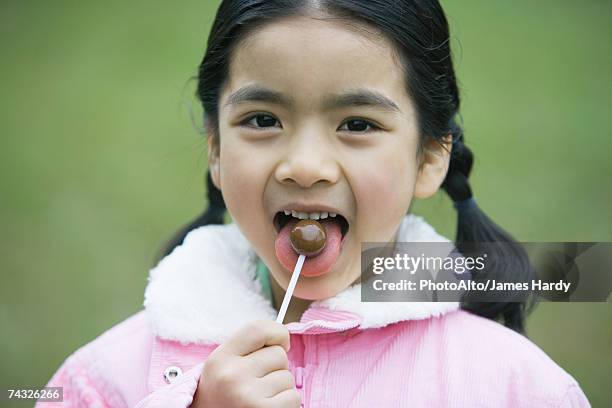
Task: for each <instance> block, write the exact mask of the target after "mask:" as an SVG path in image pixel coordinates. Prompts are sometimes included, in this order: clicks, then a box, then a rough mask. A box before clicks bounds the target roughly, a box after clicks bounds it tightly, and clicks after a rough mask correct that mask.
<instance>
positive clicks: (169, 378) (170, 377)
mask: <svg viewBox="0 0 612 408" xmlns="http://www.w3.org/2000/svg"><path fill="white" fill-rule="evenodd" d="M181 375H183V370H181V368H180V367H177V366H170V367H168V368H166V369H165V370H164V381H166V384H172V383H173V382H174V381H175V380H176V379H177V378H179V377H180V376H181Z"/></svg>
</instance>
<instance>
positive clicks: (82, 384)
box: [34, 353, 116, 408]
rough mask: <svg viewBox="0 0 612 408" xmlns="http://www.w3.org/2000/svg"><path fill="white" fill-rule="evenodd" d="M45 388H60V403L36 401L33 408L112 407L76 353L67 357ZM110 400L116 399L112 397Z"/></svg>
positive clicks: (99, 385)
mask: <svg viewBox="0 0 612 408" xmlns="http://www.w3.org/2000/svg"><path fill="white" fill-rule="evenodd" d="M46 386H47V387H61V388H62V401H61V402H44V401H38V402H37V403H36V405H35V406H34V407H35V408H50V407H58V408H59V407H62V408H81V407H92V408H98V407H112V406H113V405H111V403H110V401H108V400H107V398H105V397H104V396H103V395H102V393H101V391H100V389H101V388H103V387H101V384H99V383H96V382H95V381H94V380H93V379H92V378H91V376H90V375H89V373H88V366H87V364H84V363H83V362H82V361H81V360H80V358H79V355H78V353H75V354H73V355H71V356H70V357H68V358H67V359H66V361H64V363H63V364H62V365H61V366H60V368H59V369H58V370H57V371H56V372H55V374H54V375H53V377H51V379H50V380H49V382H48V383H47V385H46ZM111 399H113V400H114V399H116V397H113V398H111Z"/></svg>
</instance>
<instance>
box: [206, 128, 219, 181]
mask: <svg viewBox="0 0 612 408" xmlns="http://www.w3.org/2000/svg"><path fill="white" fill-rule="evenodd" d="M207 142H208V171H209V172H210V178H211V179H212V182H213V184H214V185H215V187H217V188H218V189H219V190H221V177H220V171H221V170H220V163H219V161H220V160H219V146H217V143H215V141H214V139H213V137H212V136H210V133H209V136H208V137H207Z"/></svg>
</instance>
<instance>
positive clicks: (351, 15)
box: [162, 0, 532, 333]
mask: <svg viewBox="0 0 612 408" xmlns="http://www.w3.org/2000/svg"><path fill="white" fill-rule="evenodd" d="M313 13H314V14H318V15H323V16H329V17H332V18H334V20H340V21H342V20H343V21H346V22H349V23H354V22H358V23H361V24H362V25H365V26H367V27H374V28H375V29H377V30H378V31H379V32H382V33H383V35H385V36H386V37H387V38H388V39H389V40H391V42H392V44H393V45H394V47H395V51H396V55H398V56H399V58H400V62H401V65H402V67H403V69H404V72H405V78H406V84H405V87H406V91H407V92H408V94H409V95H410V97H411V98H412V100H413V101H414V104H415V107H416V112H417V119H418V124H419V133H420V135H421V144H422V142H423V141H424V140H425V139H426V138H434V139H435V140H437V141H439V142H441V141H442V139H443V138H444V137H445V136H447V135H449V134H450V135H451V136H452V153H451V160H450V165H449V170H448V173H447V175H446V178H445V180H444V182H443V184H442V188H443V189H444V190H445V191H446V193H447V194H448V195H449V196H450V198H451V199H452V200H453V202H455V203H456V204H458V205H456V208H457V213H458V222H457V236H456V240H455V244H456V246H457V248H458V250H459V251H461V250H462V248H466V249H467V246H466V244H468V243H478V242H481V241H487V242H502V243H504V244H505V245H503V246H502V247H500V248H501V249H500V251H501V252H500V253H499V254H497V255H498V256H500V257H501V258H499V259H504V261H503V262H500V263H497V264H496V270H495V273H496V276H498V277H499V276H509V275H517V274H519V275H520V274H524V273H528V272H525V271H526V270H527V271H528V268H524V265H525V256H526V255H525V253H524V251H522V249H521V248H520V246H519V245H518V244H517V243H516V242H515V241H514V240H513V239H512V237H511V236H510V235H509V234H508V233H506V232H505V231H504V230H503V229H501V228H500V227H499V226H498V225H496V224H495V223H494V222H493V221H491V219H489V217H487V215H486V214H485V213H484V212H483V211H482V210H481V209H480V208H479V207H478V206H477V205H475V202H474V201H473V199H472V190H471V188H470V184H469V182H468V177H469V175H470V171H471V169H472V163H473V154H472V152H471V151H470V149H469V148H468V147H467V145H466V144H465V137H464V135H463V129H462V126H461V125H460V124H458V123H457V119H456V118H457V116H458V114H459V105H460V99H459V90H458V87H457V81H456V79H455V72H454V68H453V61H452V55H451V47H450V34H449V28H448V22H447V20H446V16H445V14H444V11H443V10H442V7H441V6H440V4H439V3H438V1H437V0H394V1H388V0H223V1H222V2H221V4H220V6H219V9H218V11H217V15H216V18H215V21H214V23H213V26H212V29H211V32H210V35H209V37H208V44H207V49H206V52H205V55H204V58H203V60H202V62H201V64H200V66H199V70H198V86H197V97H198V99H199V100H200V101H201V103H202V106H203V109H204V121H205V123H206V129H207V130H208V133H209V137H212V138H213V141H214V142H215V143H216V145H217V146H218V137H219V123H218V119H219V118H218V113H219V111H218V104H219V97H220V94H221V91H222V89H223V87H224V86H225V84H226V83H227V80H228V75H229V65H230V62H231V56H232V52H233V50H234V49H235V47H236V46H237V44H239V43H240V41H241V40H242V39H244V38H245V37H246V35H247V34H248V33H249V32H251V31H252V30H255V29H257V28H258V27H261V26H263V25H265V24H267V23H270V22H272V21H275V20H278V19H281V18H286V17H292V16H304V15H312V14H313ZM206 183H207V194H208V201H209V205H208V208H207V210H206V211H205V212H204V213H203V214H202V215H200V216H199V217H197V218H196V219H195V220H193V221H192V222H191V223H189V224H188V225H186V226H184V227H183V228H181V230H180V231H178V232H177V233H176V234H175V236H174V237H173V238H172V239H171V240H170V241H169V243H168V244H167V246H166V247H165V249H164V250H163V251H162V256H165V255H167V254H169V253H170V252H172V250H173V249H174V248H175V247H176V246H177V245H180V244H181V243H182V241H183V239H184V238H185V236H186V235H187V233H188V232H189V231H190V230H192V229H194V228H197V227H200V226H203V225H209V224H222V223H223V219H224V212H225V203H224V202H223V197H222V196H221V192H220V191H219V190H218V189H217V188H216V187H215V186H214V185H213V183H212V181H211V177H210V174H207V176H206ZM465 203H470V205H465ZM472 249H473V247H472ZM487 273H488V272H487ZM531 306H532V305H528V303H527V302H518V301H515V302H486V303H485V302H469V301H467V302H462V308H463V309H465V310H468V311H470V312H472V313H474V314H477V315H480V316H484V317H487V318H490V319H494V320H499V321H502V323H503V324H505V325H506V326H507V327H510V328H511V329H513V330H515V331H517V332H520V333H524V317H525V314H526V312H527V311H528V309H530V308H531Z"/></svg>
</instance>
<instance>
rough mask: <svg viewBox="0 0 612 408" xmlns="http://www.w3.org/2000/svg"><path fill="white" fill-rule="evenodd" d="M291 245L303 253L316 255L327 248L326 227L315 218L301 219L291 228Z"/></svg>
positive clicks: (299, 252) (296, 250)
mask: <svg viewBox="0 0 612 408" xmlns="http://www.w3.org/2000/svg"><path fill="white" fill-rule="evenodd" d="M289 236H290V238H291V246H292V247H293V249H294V250H295V252H297V253H298V254H301V255H306V256H315V255H318V254H319V253H320V252H321V251H322V250H323V248H325V241H326V239H327V234H326V233H325V228H324V227H323V226H322V225H321V224H320V223H318V222H317V221H315V220H300V221H298V222H297V224H295V225H294V226H293V228H292V229H291V234H290V235H289Z"/></svg>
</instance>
